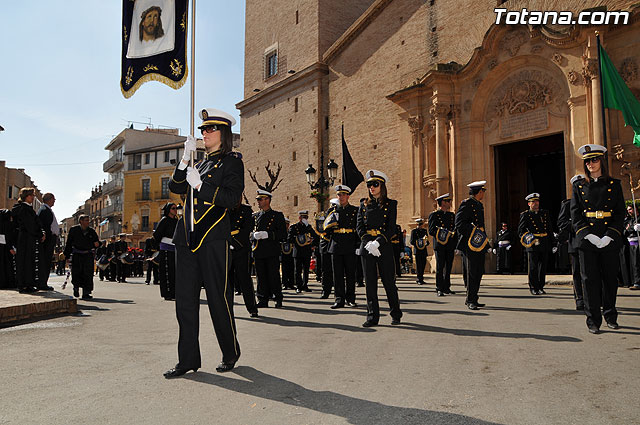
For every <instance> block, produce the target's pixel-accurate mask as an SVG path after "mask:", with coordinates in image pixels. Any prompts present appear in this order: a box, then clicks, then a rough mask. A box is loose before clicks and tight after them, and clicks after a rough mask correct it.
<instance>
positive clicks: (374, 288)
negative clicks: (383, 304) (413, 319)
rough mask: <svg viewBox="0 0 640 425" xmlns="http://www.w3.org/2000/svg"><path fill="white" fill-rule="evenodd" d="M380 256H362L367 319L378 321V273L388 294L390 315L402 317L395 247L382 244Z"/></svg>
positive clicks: (367, 254) (395, 317)
mask: <svg viewBox="0 0 640 425" xmlns="http://www.w3.org/2000/svg"><path fill="white" fill-rule="evenodd" d="M379 250H380V256H379V257H374V256H373V255H371V254H369V252H368V251H367V253H366V254H365V255H363V256H362V268H363V271H364V280H365V286H366V292H367V321H369V322H373V323H376V324H377V323H378V321H379V320H380V304H379V302H378V273H380V278H381V280H382V286H384V290H385V292H386V294H387V301H388V302H389V308H390V309H391V311H390V313H389V314H390V315H391V317H393V318H394V319H400V318H401V317H402V311H401V310H400V300H399V298H398V287H397V286H396V270H395V261H394V259H393V249H392V248H391V246H389V245H383V246H380V248H379Z"/></svg>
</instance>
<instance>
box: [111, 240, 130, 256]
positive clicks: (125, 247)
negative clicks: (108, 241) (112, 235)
mask: <svg viewBox="0 0 640 425" xmlns="http://www.w3.org/2000/svg"><path fill="white" fill-rule="evenodd" d="M127 251H129V244H128V243H127V241H117V242H116V245H115V247H114V254H115V255H116V257H120V256H121V255H122V254H124V253H125V252H127Z"/></svg>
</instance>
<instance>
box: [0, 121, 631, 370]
mask: <svg viewBox="0 0 640 425" xmlns="http://www.w3.org/2000/svg"><path fill="white" fill-rule="evenodd" d="M200 117H201V119H202V125H201V126H200V127H199V128H200V130H201V132H202V135H203V139H204V142H205V147H206V151H207V153H206V155H205V157H204V159H203V160H201V161H199V162H198V163H196V164H194V165H193V166H191V165H190V164H192V162H191V161H192V158H193V153H194V152H195V150H196V143H195V138H193V136H191V135H190V136H188V137H187V141H186V142H185V149H184V156H183V158H182V159H181V161H180V162H179V163H178V164H177V166H176V168H175V170H174V173H173V176H172V179H171V181H170V183H169V188H170V190H171V191H172V192H174V193H177V194H181V195H184V196H185V199H186V201H185V208H184V210H185V212H184V214H183V215H181V216H179V215H178V214H177V211H178V207H177V206H176V205H175V204H174V203H171V202H170V203H167V204H166V205H165V206H164V207H163V217H162V219H161V221H160V222H159V223H158V225H157V227H156V229H155V231H154V233H153V237H152V238H149V239H147V240H146V241H145V249H144V251H143V250H142V249H139V248H132V247H129V246H128V244H127V242H126V235H125V234H121V235H120V240H116V237H115V236H113V237H112V238H111V240H110V241H109V242H108V243H107V242H106V241H99V240H98V236H97V234H96V232H95V231H94V230H93V229H92V228H91V227H90V226H89V217H88V216H81V217H80V219H79V224H78V225H77V226H74V227H72V228H71V229H70V231H69V235H68V238H67V241H66V245H65V247H64V251H63V252H62V253H61V254H60V255H57V254H54V252H53V247H54V246H55V238H56V237H57V235H58V234H59V227H58V224H57V221H56V218H55V215H54V214H53V211H52V210H51V207H52V206H53V203H54V202H55V197H53V195H52V194H50V193H48V194H45V196H44V198H43V201H44V205H43V207H42V208H41V209H40V211H38V212H37V213H36V212H35V211H34V210H33V208H32V206H31V204H32V202H33V197H34V190H33V189H32V188H25V189H22V191H21V192H20V200H19V201H18V203H17V204H16V205H15V206H14V207H13V209H12V210H11V211H6V210H4V211H0V246H1V247H2V252H1V255H0V272H1V273H2V276H1V277H2V282H4V284H5V286H7V284H6V283H7V282H15V286H16V287H17V288H18V290H19V291H20V292H22V293H32V292H34V291H37V290H39V289H41V290H51V289H52V288H51V287H50V286H48V285H47V278H48V276H49V271H50V270H51V267H52V264H51V263H52V261H53V260H54V258H59V260H60V261H61V262H65V261H69V259H71V260H72V263H71V264H72V266H71V275H72V283H73V291H74V296H76V297H79V296H80V290H82V298H83V299H91V298H92V296H91V293H92V291H93V275H94V271H95V272H97V273H98V275H99V278H100V280H107V281H118V282H126V279H127V277H129V276H142V275H143V263H144V262H145V261H146V262H147V277H146V283H147V284H151V283H152V282H153V283H154V284H156V283H157V284H159V285H160V293H161V296H162V297H163V298H164V299H166V300H175V308H176V316H177V319H178V324H179V341H178V363H177V364H176V366H175V367H174V368H172V369H170V370H168V371H167V372H165V377H166V378H174V377H178V376H181V375H184V374H185V373H187V372H188V371H190V370H194V371H195V370H197V369H198V368H199V367H200V349H199V343H198V329H199V313H198V311H199V306H200V291H201V288H203V287H204V289H205V292H206V295H207V303H208V307H209V313H210V315H211V318H212V321H213V324H214V328H215V332H216V336H217V338H218V342H219V345H220V348H221V350H222V361H221V363H220V364H219V365H218V367H217V370H218V371H220V372H226V371H228V370H231V369H233V367H234V366H235V364H236V362H237V361H238V358H239V357H240V345H239V343H238V338H237V334H236V326H235V319H234V312H233V292H234V288H235V291H236V293H237V294H238V295H240V294H241V295H242V296H243V298H244V305H245V307H246V309H247V311H248V313H249V315H250V316H251V317H254V318H255V317H259V309H262V308H267V307H269V303H271V302H273V303H274V306H275V308H283V306H284V296H283V289H284V290H294V291H295V293H298V294H301V293H306V292H311V291H312V289H311V288H310V287H309V275H310V268H311V264H312V257H313V258H314V261H313V263H315V271H316V275H317V277H318V279H319V281H320V282H321V288H322V290H321V293H320V298H325V299H326V298H329V297H330V296H331V294H332V293H333V296H334V303H333V304H332V305H331V306H330V308H331V309H334V310H335V309H341V308H349V307H351V308H353V307H357V305H358V304H357V300H356V287H357V286H364V287H365V297H366V309H367V316H366V320H365V321H364V323H363V324H362V326H364V327H372V326H377V325H378V324H379V321H380V306H379V301H378V280H380V281H381V283H382V286H383V288H384V291H385V293H386V298H387V302H388V304H389V308H390V317H391V324H392V325H398V324H400V323H401V321H402V316H403V313H402V308H401V302H400V297H399V293H398V288H397V285H396V278H397V276H400V275H401V273H402V269H403V266H402V260H401V259H402V258H412V260H414V261H412V264H413V263H415V272H416V277H417V284H418V285H423V284H424V283H425V281H424V272H425V268H426V264H427V247H428V246H429V245H433V246H432V249H433V252H434V254H435V263H436V273H435V286H436V295H437V296H446V295H450V294H454V291H453V290H452V289H451V270H452V266H453V262H454V258H455V254H456V252H457V253H458V254H459V255H461V257H462V274H463V280H464V285H465V288H466V297H465V305H466V306H467V308H468V309H470V310H477V309H479V308H482V307H484V306H485V304H483V303H481V302H480V300H479V296H478V291H479V288H480V285H481V281H482V278H483V275H484V272H485V255H486V253H487V252H489V251H491V252H493V253H494V254H496V262H497V270H498V271H499V272H512V271H513V266H512V261H513V258H512V253H513V251H512V247H513V244H515V243H519V244H520V245H521V246H522V247H523V249H524V252H525V253H526V254H525V255H526V260H527V261H526V264H527V280H528V284H529V290H530V292H531V295H532V296H541V295H544V294H546V292H545V284H546V273H547V269H548V260H549V258H550V254H552V253H553V254H555V253H556V251H557V250H558V249H559V248H562V249H564V250H566V251H567V252H568V254H569V255H570V256H571V265H572V274H573V283H574V294H575V303H576V308H577V309H578V310H581V311H584V313H585V315H586V324H587V327H588V330H589V331H590V332H592V333H598V332H599V328H600V327H601V325H602V319H603V317H604V320H605V322H606V324H607V326H608V327H609V328H612V329H617V328H618V327H619V325H618V321H617V310H616V294H617V288H618V285H619V284H621V285H624V286H630V287H633V288H634V289H640V250H639V249H638V234H639V232H640V225H638V224H636V223H637V219H636V212H635V211H634V209H633V206H630V208H629V209H628V210H627V209H626V208H625V202H624V197H623V194H622V188H621V185H620V181H619V180H616V179H614V178H611V177H610V176H609V174H608V171H607V168H606V149H605V148H604V147H603V146H599V145H585V146H583V147H581V148H580V149H579V154H580V155H581V156H582V158H583V160H584V171H585V174H584V175H582V174H580V175H576V176H575V177H574V178H573V179H571V185H572V197H571V198H570V199H567V200H565V201H563V203H562V206H561V210H560V215H559V217H558V221H557V226H556V228H557V232H554V226H553V223H552V220H551V217H550V215H549V212H548V211H547V210H544V209H541V208H540V198H541V196H540V194H539V193H531V194H529V195H528V196H527V197H526V198H525V201H526V202H527V204H528V207H529V208H528V209H527V210H526V211H524V212H523V213H522V214H521V215H520V220H519V224H518V229H517V234H513V233H512V232H511V231H510V230H509V228H508V225H507V224H506V223H502V225H501V228H500V230H499V232H498V234H497V237H496V240H495V241H491V240H490V239H489V238H488V237H487V234H486V232H485V223H484V206H483V200H484V198H485V195H486V191H487V188H486V181H475V182H472V183H469V184H468V188H469V189H468V190H469V196H468V197H467V198H466V199H464V200H462V202H461V203H460V205H459V207H458V208H457V211H456V212H455V213H454V212H453V211H452V197H451V196H450V194H449V193H446V194H442V195H440V196H438V197H437V199H436V201H437V209H436V210H435V211H433V212H432V213H431V214H430V215H429V217H428V219H426V220H425V219H423V218H419V219H417V220H416V227H415V228H414V229H413V230H412V231H411V234H410V237H409V245H410V246H411V247H412V248H413V250H412V252H411V250H410V251H409V254H408V255H406V254H405V239H406V234H405V232H403V231H402V230H401V228H400V226H398V224H397V223H396V217H397V201H396V200H394V199H393V198H392V197H391V194H390V193H389V192H388V184H389V178H388V176H387V175H386V174H385V173H384V172H382V171H379V170H373V169H372V170H369V171H367V172H366V174H365V176H364V180H365V183H366V186H367V190H368V196H367V197H366V198H363V199H360V201H359V203H358V205H353V204H351V203H350V195H351V193H352V192H353V188H350V187H348V186H346V185H344V184H339V185H337V186H335V188H334V190H335V195H336V197H335V198H334V199H332V200H331V205H330V207H329V208H328V209H327V210H326V211H323V212H321V213H320V214H318V215H317V216H316V217H315V223H310V222H309V211H307V210H302V211H299V212H298V221H297V222H296V223H290V222H289V220H287V219H285V217H284V215H283V214H282V212H279V211H277V210H275V209H273V208H272V206H271V204H272V201H273V198H274V195H273V194H272V193H270V192H269V191H266V190H263V189H260V190H258V191H257V193H256V200H257V203H258V208H259V210H258V211H257V212H253V211H252V208H251V207H250V206H249V205H244V204H242V203H241V199H242V195H243V191H244V165H243V161H242V155H240V154H239V153H236V152H234V151H233V150H232V133H231V126H232V125H233V124H234V123H235V120H234V119H233V117H232V116H231V115H229V114H227V113H225V112H223V111H219V110H216V109H205V110H203V111H201V113H200ZM516 241H517V242H516ZM94 264H95V265H96V266H97V270H96V269H95V268H94ZM62 267H64V265H63V266H62ZM58 269H60V265H58ZM252 274H255V276H256V278H257V286H255V287H254V285H253V280H252V277H251V275H252Z"/></svg>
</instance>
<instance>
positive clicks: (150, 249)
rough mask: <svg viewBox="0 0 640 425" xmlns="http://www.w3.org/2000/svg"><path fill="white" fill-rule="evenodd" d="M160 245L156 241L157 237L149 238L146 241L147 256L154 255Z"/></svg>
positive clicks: (145, 252)
mask: <svg viewBox="0 0 640 425" xmlns="http://www.w3.org/2000/svg"><path fill="white" fill-rule="evenodd" d="M158 246H159V244H157V243H156V241H155V239H153V238H147V240H146V241H145V242H144V255H145V257H147V258H149V257H151V256H153V253H154V252H158Z"/></svg>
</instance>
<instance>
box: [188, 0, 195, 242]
mask: <svg viewBox="0 0 640 425" xmlns="http://www.w3.org/2000/svg"><path fill="white" fill-rule="evenodd" d="M195 98H196V0H191V114H190V125H189V134H191V135H192V136H194V137H195V134H194V133H195V122H194V120H195V114H196V105H195ZM194 157H195V152H191V158H190V160H189V165H190V166H191V167H193V162H194V159H195V158H194ZM189 191H190V194H191V196H190V198H191V199H190V201H189V202H190V205H189V210H190V219H189V230H190V231H191V232H193V227H194V224H193V223H194V222H195V216H194V212H193V187H191V186H190V188H189Z"/></svg>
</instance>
